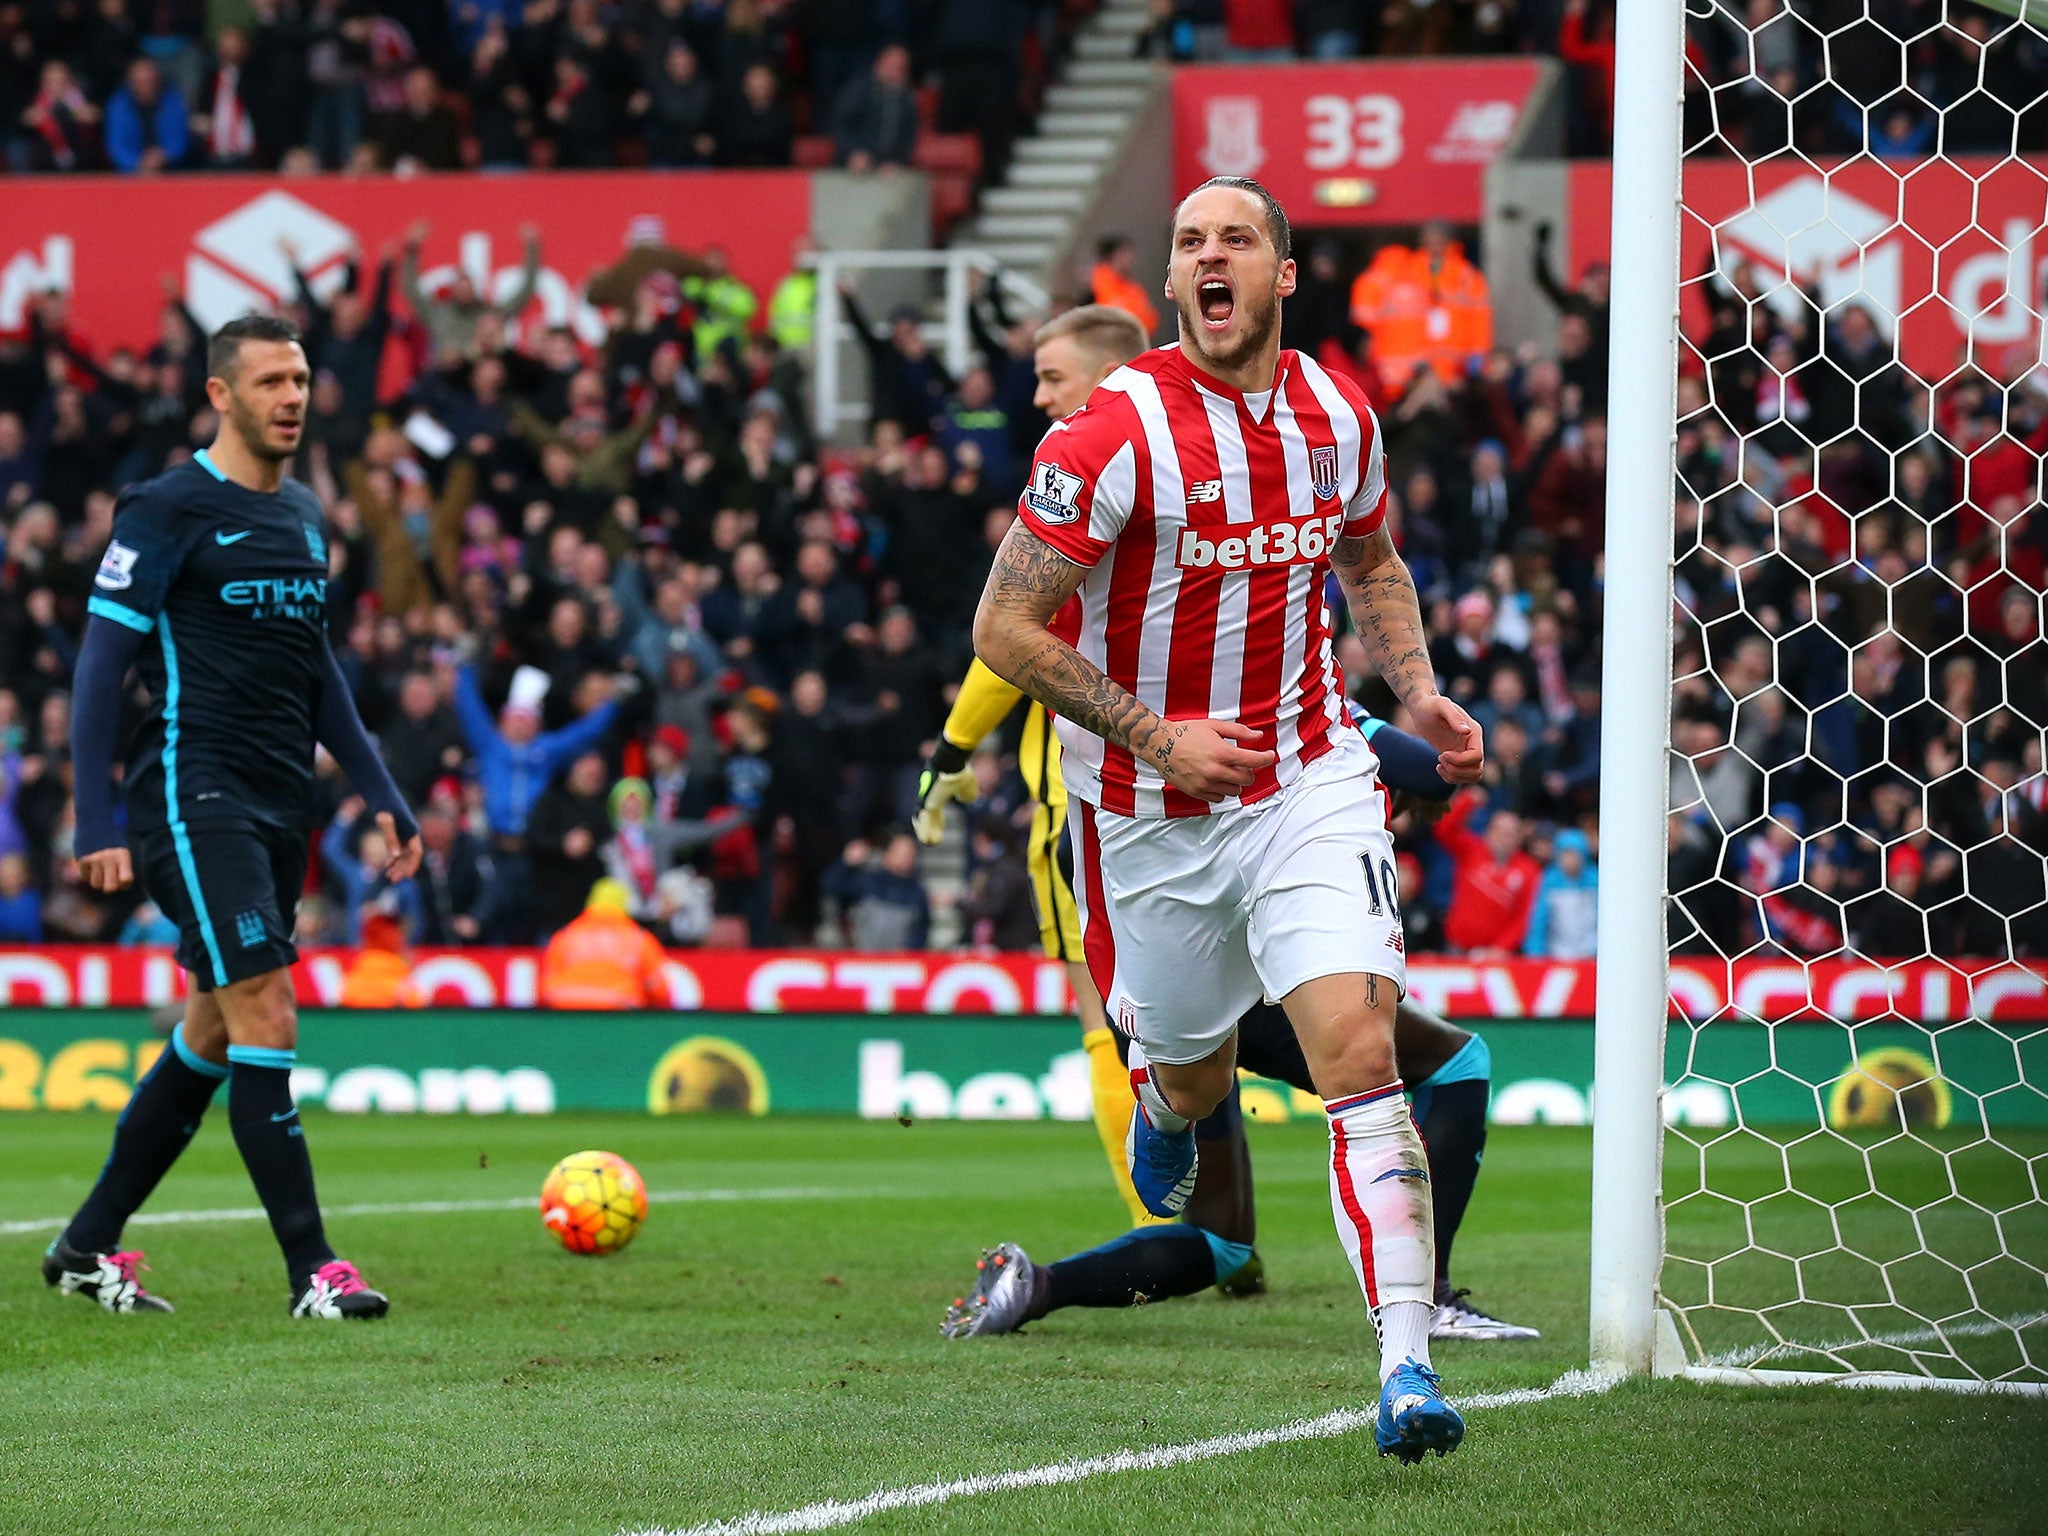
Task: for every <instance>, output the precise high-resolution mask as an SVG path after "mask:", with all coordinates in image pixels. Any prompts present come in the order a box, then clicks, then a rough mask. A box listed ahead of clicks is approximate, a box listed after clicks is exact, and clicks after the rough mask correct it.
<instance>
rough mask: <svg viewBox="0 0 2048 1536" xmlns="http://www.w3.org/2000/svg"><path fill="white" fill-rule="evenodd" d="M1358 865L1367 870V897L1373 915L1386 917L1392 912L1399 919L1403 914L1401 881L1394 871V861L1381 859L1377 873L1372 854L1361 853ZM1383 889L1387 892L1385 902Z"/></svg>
mask: <svg viewBox="0 0 2048 1536" xmlns="http://www.w3.org/2000/svg"><path fill="white" fill-rule="evenodd" d="M1358 867H1359V868H1360V869H1362V870H1364V871H1365V897H1366V901H1367V903H1368V909H1369V910H1370V911H1371V913H1372V915H1373V916H1374V917H1384V916H1386V915H1387V914H1388V913H1389V912H1391V913H1392V914H1393V915H1394V917H1395V918H1396V919H1398V918H1399V917H1400V916H1401V882H1400V879H1399V877H1398V876H1396V875H1395V873H1394V866H1393V863H1392V861H1391V860H1388V859H1381V860H1380V861H1379V872H1378V873H1377V874H1375V873H1374V872H1373V861H1372V855H1371V854H1369V853H1361V854H1360V855H1359V856H1358ZM1382 890H1384V891H1385V892H1386V897H1385V900H1384V902H1383V901H1382V899H1381V896H1380V892H1381V891H1382Z"/></svg>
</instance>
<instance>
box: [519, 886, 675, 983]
mask: <svg viewBox="0 0 2048 1536" xmlns="http://www.w3.org/2000/svg"><path fill="white" fill-rule="evenodd" d="M628 901H629V898H628V896H627V893H626V888H625V887H624V886H623V885H621V884H620V883H619V882H618V881H616V880H600V881H598V882H597V884H595V885H593V886H592V887H591V888H590V901H589V903H588V905H586V906H585V907H584V909H583V915H582V916H581V917H579V918H577V919H576V920H575V921H574V922H572V923H570V924H569V925H568V926H567V927H565V928H563V929H562V930H561V931H560V932H559V933H557V934H556V935H555V936H554V937H553V938H552V939H549V940H548V947H547V949H546V950H544V951H543V952H542V954H541V959H540V1000H541V1004H542V1006H543V1007H547V1008H666V1007H667V1006H668V979H667V978H666V977H665V976H664V975H663V974H662V966H663V965H664V964H665V963H666V961H667V956H666V955H665V954H663V952H662V948H661V945H660V943H659V942H658V941H657V940H656V939H655V937H654V935H653V934H651V933H649V932H648V931H647V930H646V929H645V928H642V927H641V926H640V925H639V924H638V923H636V922H634V921H633V919H632V918H630V917H628V916H627V915H626V908H627V905H628Z"/></svg>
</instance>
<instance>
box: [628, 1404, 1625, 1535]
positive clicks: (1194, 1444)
mask: <svg viewBox="0 0 2048 1536" xmlns="http://www.w3.org/2000/svg"><path fill="white" fill-rule="evenodd" d="M1619 1379H1620V1378H1619V1377H1616V1376H1609V1375H1600V1374H1596V1373H1595V1372H1592V1371H1567V1372H1566V1373H1565V1374H1564V1375H1562V1376H1560V1377H1558V1379H1557V1380H1556V1381H1554V1382H1552V1383H1551V1384H1550V1385H1549V1386H1547V1387H1517V1388H1515V1389H1514V1390H1512V1391H1508V1392H1488V1393H1483V1394H1481V1395H1480V1396H1478V1397H1467V1398H1459V1399H1457V1400H1456V1401H1457V1404H1458V1406H1459V1407H1460V1408H1464V1409H1468V1410H1470V1409H1487V1408H1512V1407H1515V1406H1518V1405H1520V1404H1523V1403H1540V1402H1544V1401H1546V1400H1548V1399H1550V1398H1554V1397H1590V1396H1593V1395H1596V1394H1598V1393H1601V1392H1605V1391H1606V1390H1607V1389H1608V1388H1610V1387H1612V1386H1614V1385H1615V1383H1616V1382H1617V1381H1618V1380H1619ZM1372 1421H1373V1414H1372V1412H1371V1410H1369V1409H1362V1408H1340V1409H1338V1410H1337V1411H1336V1412H1335V1413H1326V1414H1324V1415H1323V1416H1322V1417H1321V1418H1317V1419H1297V1420H1295V1421H1294V1422H1293V1423H1292V1424H1282V1425H1280V1426H1279V1427H1278V1428H1277V1429H1255V1430H1248V1431H1245V1432H1244V1433H1241V1434H1235V1435H1217V1436H1215V1437H1214V1438H1213V1439H1209V1440H1190V1441H1187V1442H1185V1443H1184V1444H1181V1445H1161V1446H1155V1447H1153V1448H1152V1449H1151V1450H1145V1451H1113V1452H1111V1453H1110V1454H1109V1455H1107V1456H1090V1457H1088V1458H1087V1459H1086V1460H1082V1461H1055V1462H1051V1463H1049V1464H1048V1465H1046V1466H1042V1467H1027V1468H1025V1469H1024V1470H1022V1471H1019V1472H987V1473H983V1474H981V1475H980V1476H978V1477H962V1478H955V1479H953V1480H951V1481H949V1482H943V1483H919V1484H917V1485H916V1486H915V1487H911V1488H883V1489H880V1490H878V1491H876V1492H874V1493H871V1494H869V1495H868V1496H867V1497H866V1498H864V1499H826V1500H824V1501H823V1502H822V1503H818V1504H806V1505H805V1506H804V1507H803V1508H802V1509H792V1510H787V1511H784V1512H782V1513H780V1514H776V1513H771V1512H768V1511H764V1510H756V1511H754V1512H753V1513H752V1514H746V1515H740V1516H737V1517H735V1518H733V1519H730V1520H712V1521H709V1522H707V1523H705V1524H703V1525H693V1526H689V1527H687V1528H675V1529H671V1528H669V1527H665V1526H648V1527H646V1528H644V1529H642V1530H638V1531H634V1532H631V1533H630V1536H793V1533H796V1532H800V1531H829V1530H833V1529H836V1528H837V1527H839V1526H842V1525H852V1524H854V1523H855V1522H856V1521H860V1520H865V1519H866V1518H867V1517H868V1516H869V1515H879V1514H883V1513H885V1512H887V1511H889V1510H896V1509H920V1508H923V1507H924V1506H926V1505H930V1504H945V1503H949V1502H951V1501H952V1500H954V1499H968V1498H973V1497H975V1496H976V1495H978V1494H984V1493H1007V1492H1010V1491H1011V1490H1013V1489H1018V1488H1049V1487H1053V1486H1055V1485H1058V1484H1062V1483H1078V1482H1081V1481H1082V1480H1083V1479H1086V1478H1091V1477H1102V1476H1104V1475H1105V1474H1108V1473H1112V1472H1156V1471H1159V1470H1161V1469H1163V1468H1166V1467H1179V1466H1185V1465H1186V1464H1187V1463H1189V1462H1191V1461H1209V1460H1212V1459H1214V1458H1215V1457H1218V1456H1237V1455H1241V1454H1242V1453H1244V1452H1245V1451H1256V1450H1260V1449H1262V1448H1264V1447H1265V1446H1269V1445H1286V1444H1289V1443H1291V1442H1293V1441H1296V1440H1326V1439H1329V1438H1330V1437H1331V1436H1334V1435H1348V1434H1351V1433H1352V1432H1353V1431H1355V1430H1360V1429H1368V1428H1370V1427H1371V1426H1372Z"/></svg>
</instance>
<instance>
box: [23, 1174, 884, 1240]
mask: <svg viewBox="0 0 2048 1536" xmlns="http://www.w3.org/2000/svg"><path fill="white" fill-rule="evenodd" d="M889 1193H891V1191H888V1190H879V1189H827V1188H825V1187H823V1186H822V1185H803V1186H792V1187H788V1188H771V1189H664V1190H654V1191H650V1192H649V1194H648V1196H647V1203H648V1204H649V1205H734V1204H739V1205H744V1204H750V1203H752V1202H754V1201H757V1200H835V1199H836V1200H863V1199H872V1198H874V1197H876V1196H879V1195H885V1194H889ZM539 1209H540V1197H539V1196H538V1195H511V1196H507V1197H506V1198H504V1199H502V1200H404V1201H397V1202H392V1203H388V1204H378V1205H330V1206H326V1207H323V1209H322V1214H323V1215H325V1216H448V1215H454V1214H457V1213H460V1212H464V1211H524V1210H535V1211H537V1210H539ZM267 1219H268V1215H267V1213H266V1212H265V1211H264V1209H263V1207H262V1206H260V1205H242V1206H230V1207H226V1208H224V1209H221V1210H215V1211H141V1212H138V1213H137V1214H136V1215H133V1216H130V1217H129V1218H128V1225H129V1226H131V1227H183V1226H193V1225H203V1224H206V1223H210V1222H217V1221H265V1220H267ZM70 1223H71V1218H70V1217H69V1216H41V1217H37V1218H36V1219H34V1220H32V1221H0V1237H19V1236H21V1235H23V1234H24V1233H29V1232H61V1231H63V1230H64V1228H65V1227H67V1226H69V1225H70Z"/></svg>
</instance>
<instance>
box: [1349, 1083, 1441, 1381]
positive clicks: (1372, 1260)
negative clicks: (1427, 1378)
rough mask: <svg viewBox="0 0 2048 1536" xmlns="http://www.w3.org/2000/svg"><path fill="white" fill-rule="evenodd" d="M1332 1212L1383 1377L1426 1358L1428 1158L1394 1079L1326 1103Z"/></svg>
mask: <svg viewBox="0 0 2048 1536" xmlns="http://www.w3.org/2000/svg"><path fill="white" fill-rule="evenodd" d="M1326 1108H1327V1109H1328V1111H1329V1115H1330V1210H1331V1212H1332V1214H1333V1215H1334V1216H1335V1217H1336V1219H1337V1235H1338V1237H1339V1238H1340V1239H1341V1240H1342V1241H1343V1244H1344V1252H1345V1254H1346V1255H1347V1256H1348V1257H1349V1258H1350V1260H1351V1268H1352V1270H1353V1272H1354V1273H1356V1274H1357V1276H1358V1288H1359V1289H1360V1290H1361V1291H1363V1292H1364V1293H1365V1304H1366V1308H1367V1310H1369V1311H1370V1312H1371V1314H1372V1325H1373V1331H1374V1332H1375V1333H1377V1334H1378V1335H1379V1341H1380V1380H1381V1381H1383V1382H1384V1381H1385V1380H1386V1379H1387V1378H1388V1377H1389V1376H1391V1375H1393V1373H1394V1368H1395V1367H1396V1366H1398V1365H1400V1364H1401V1363H1402V1362H1403V1361H1404V1360H1411V1359H1412V1360H1414V1361H1416V1362H1417V1363H1418V1364H1421V1365H1427V1364H1429V1324H1430V1319H1431V1317H1432V1316H1433V1315H1434V1313H1435V1311H1436V1307H1435V1298H1436V1284H1435V1275H1436V1233H1435V1228H1434V1225H1433V1223H1432V1221H1431V1217H1430V1203H1429V1158H1428V1154H1427V1153H1425V1152H1424V1151H1423V1149H1422V1137H1421V1136H1420V1135H1418V1134H1417V1133H1416V1130H1415V1122H1414V1121H1413V1120H1411V1119H1410V1118H1409V1117H1408V1101H1407V1099H1406V1098H1405V1097H1403V1095H1402V1092H1401V1083H1400V1080H1399V1079H1398V1078H1397V1079H1395V1080H1394V1081H1393V1082H1392V1083H1389V1084H1388V1085H1387V1086H1385V1087H1384V1088H1373V1089H1369V1090H1367V1091H1366V1092H1364V1093H1354V1094H1350V1095H1347V1096H1346V1097H1344V1098H1341V1099H1333V1100H1331V1101H1330V1102H1329V1104H1328V1105H1327V1106H1326Z"/></svg>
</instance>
